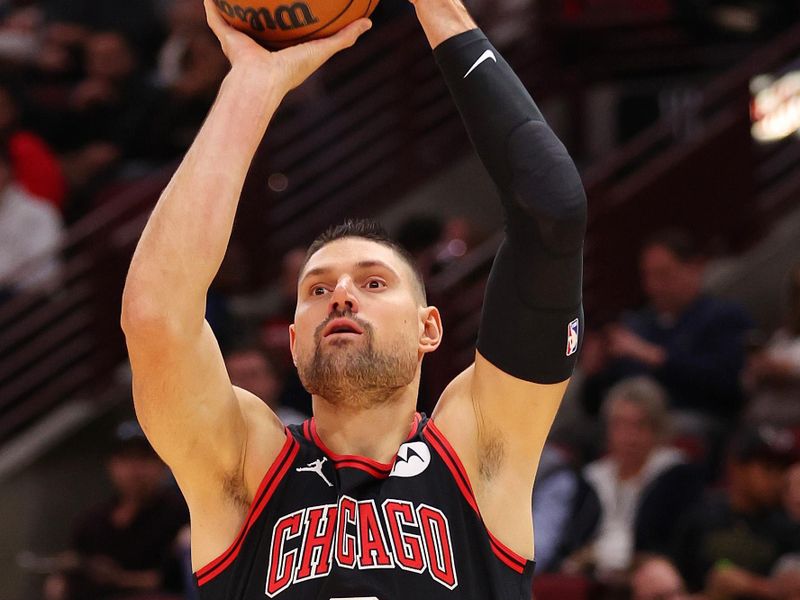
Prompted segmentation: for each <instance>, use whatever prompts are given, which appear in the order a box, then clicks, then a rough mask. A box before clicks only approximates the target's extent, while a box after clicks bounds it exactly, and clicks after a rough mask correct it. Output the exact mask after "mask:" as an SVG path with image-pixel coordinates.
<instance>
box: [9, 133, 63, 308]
mask: <svg viewBox="0 0 800 600" xmlns="http://www.w3.org/2000/svg"><path fill="white" fill-rule="evenodd" d="M0 148H3V151H0V302H2V300H3V299H8V298H9V297H11V296H15V295H17V294H22V293H27V294H32V293H39V292H48V291H51V290H52V289H53V288H54V287H55V286H56V285H57V284H58V279H59V274H60V270H61V260H60V257H59V254H58V251H59V244H60V243H61V241H62V238H63V235H64V232H63V225H62V223H61V216H60V215H59V214H58V211H57V210H56V209H55V207H54V206H53V205H52V204H51V203H50V202H48V201H46V200H44V199H42V198H37V197H36V196H32V195H31V194H30V193H28V192H27V191H26V190H24V189H23V188H22V187H21V186H20V185H19V184H18V183H17V182H16V181H15V180H14V179H13V174H12V171H11V163H10V162H9V157H8V155H7V154H5V147H1V146H0ZM26 265H27V266H26Z"/></svg>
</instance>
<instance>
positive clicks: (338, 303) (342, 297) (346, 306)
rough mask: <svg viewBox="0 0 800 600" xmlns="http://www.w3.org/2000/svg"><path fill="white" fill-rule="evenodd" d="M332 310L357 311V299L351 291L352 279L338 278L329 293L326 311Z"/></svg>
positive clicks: (330, 311)
mask: <svg viewBox="0 0 800 600" xmlns="http://www.w3.org/2000/svg"><path fill="white" fill-rule="evenodd" d="M334 312H341V313H343V312H351V313H354V314H355V313H357V312H358V300H357V299H356V296H355V294H354V293H353V280H352V279H350V278H349V277H343V278H342V279H340V280H339V281H338V282H337V284H336V287H335V288H334V289H333V293H332V294H331V299H330V303H329V304H328V313H329V314H330V313H334Z"/></svg>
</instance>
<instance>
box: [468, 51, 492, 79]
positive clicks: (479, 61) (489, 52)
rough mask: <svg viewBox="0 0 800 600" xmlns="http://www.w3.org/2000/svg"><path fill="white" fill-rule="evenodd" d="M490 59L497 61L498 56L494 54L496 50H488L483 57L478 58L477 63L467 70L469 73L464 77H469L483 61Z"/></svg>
mask: <svg viewBox="0 0 800 600" xmlns="http://www.w3.org/2000/svg"><path fill="white" fill-rule="evenodd" d="M490 59H491V60H493V61H494V62H497V57H496V56H495V55H494V52H492V51H491V50H487V51H486V52H484V53H483V54H481V57H480V58H479V59H478V60H476V61H475V64H474V65H472V67H471V68H470V70H469V71H467V74H466V75H464V79H466V78H467V77H469V74H470V73H472V72H473V71H474V70H475V69H477V68H478V67H479V66H480V64H481V63H482V62H486V61H487V60H490Z"/></svg>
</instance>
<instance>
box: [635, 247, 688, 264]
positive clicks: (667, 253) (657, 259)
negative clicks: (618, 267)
mask: <svg viewBox="0 0 800 600" xmlns="http://www.w3.org/2000/svg"><path fill="white" fill-rule="evenodd" d="M641 263H642V264H643V265H644V266H648V265H659V266H660V265H670V266H680V265H681V264H682V263H681V261H680V260H679V259H678V257H677V256H676V255H675V253H673V252H672V250H670V249H669V248H666V247H665V246H660V245H652V246H648V247H647V248H645V249H644V250H643V251H642V255H641Z"/></svg>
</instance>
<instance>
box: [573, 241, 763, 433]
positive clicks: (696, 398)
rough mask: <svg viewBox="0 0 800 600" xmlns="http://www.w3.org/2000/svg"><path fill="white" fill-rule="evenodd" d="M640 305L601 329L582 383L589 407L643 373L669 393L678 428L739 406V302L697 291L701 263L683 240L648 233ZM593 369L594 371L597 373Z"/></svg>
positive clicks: (746, 323) (743, 321)
mask: <svg viewBox="0 0 800 600" xmlns="http://www.w3.org/2000/svg"><path fill="white" fill-rule="evenodd" d="M639 264H640V270H641V280H642V287H643V289H644V292H645V295H646V296H647V299H648V301H649V305H648V306H647V307H645V308H644V309H641V310H639V311H636V312H632V313H630V314H627V315H625V316H623V318H622V319H621V320H620V322H619V323H617V324H614V325H612V326H610V327H608V328H607V330H606V331H605V333H604V335H603V338H604V339H603V340H602V343H601V344H593V345H591V346H592V347H593V348H594V349H595V350H596V352H599V353H600V354H601V356H600V357H599V359H598V358H597V357H589V358H590V359H592V360H590V361H589V363H591V364H592V365H593V368H594V370H595V372H594V373H592V374H591V375H592V376H591V377H590V378H589V379H588V380H587V382H586V395H587V398H586V399H587V402H588V403H589V405H590V407H591V404H594V403H595V402H596V400H593V398H597V397H598V394H600V395H602V393H603V390H605V389H607V387H608V386H609V385H612V384H613V383H614V382H616V381H619V380H620V379H621V378H623V377H630V376H632V375H637V374H645V373H646V374H649V375H651V376H652V377H654V378H655V379H656V380H657V381H658V382H659V383H660V384H661V385H663V386H664V387H665V388H666V390H667V392H668V393H669V398H670V406H671V407H672V408H673V409H676V412H675V413H674V418H675V426H676V429H677V430H678V431H681V432H691V433H698V432H699V433H707V432H708V431H709V430H712V431H713V430H715V429H719V428H720V423H729V422H731V421H732V420H734V419H735V418H736V417H737V415H738V414H739V412H740V409H741V406H742V392H741V389H740V383H739V376H740V373H741V371H742V368H743V366H744V361H745V341H746V339H745V338H746V336H747V334H748V332H749V331H750V329H751V328H752V321H751V319H750V317H749V316H748V315H747V314H746V313H745V311H744V310H743V309H742V308H741V307H739V306H738V305H735V304H732V303H730V302H726V301H723V300H721V299H718V298H714V297H713V296H710V295H707V294H704V293H703V290H702V283H703V274H704V270H705V269H704V261H703V260H701V258H700V255H699V253H698V251H697V249H696V248H695V246H694V244H693V243H692V240H691V239H690V237H689V236H688V235H687V234H686V233H684V232H680V231H667V232H663V233H660V234H657V235H655V236H654V237H652V238H651V239H650V240H649V241H648V242H647V243H646V244H645V246H644V248H643V250H642V253H641V257H640V263H639ZM598 370H599V372H597V371H598Z"/></svg>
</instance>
